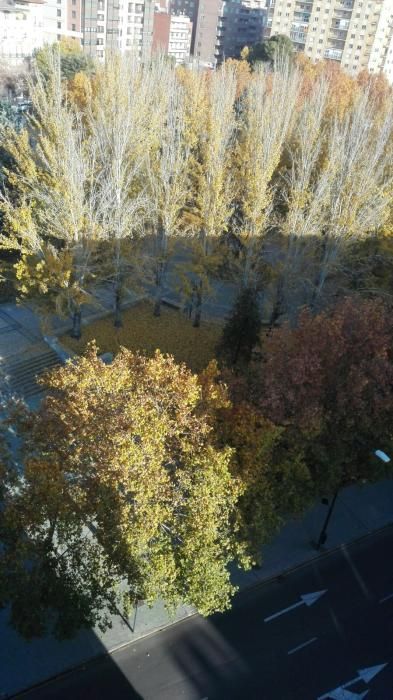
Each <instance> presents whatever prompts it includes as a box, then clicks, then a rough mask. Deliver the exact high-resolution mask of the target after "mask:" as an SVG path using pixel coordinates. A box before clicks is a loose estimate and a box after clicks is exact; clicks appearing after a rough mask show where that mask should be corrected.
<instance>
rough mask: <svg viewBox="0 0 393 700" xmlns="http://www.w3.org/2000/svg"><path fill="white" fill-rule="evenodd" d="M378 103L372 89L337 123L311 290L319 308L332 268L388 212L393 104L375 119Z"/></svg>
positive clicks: (329, 152)
mask: <svg viewBox="0 0 393 700" xmlns="http://www.w3.org/2000/svg"><path fill="white" fill-rule="evenodd" d="M375 113H376V110H375V105H374V104H373V101H372V100H371V99H370V96H369V94H368V92H367V91H365V92H363V93H362V94H361V95H360V96H359V98H358V100H357V102H356V103H355V105H354V108H353V110H352V111H351V112H350V113H349V114H348V115H347V116H346V117H345V118H344V119H342V120H339V119H335V120H334V122H333V123H332V126H331V129H330V133H329V137H328V148H327V155H326V165H325V167H326V171H327V175H328V177H329V194H328V198H327V202H326V204H325V207H324V210H325V222H324V229H323V231H322V241H321V246H320V257H319V262H318V273H317V276H316V279H315V283H314V288H313V291H312V298H311V304H312V306H313V307H314V308H315V307H316V305H317V303H318V300H319V298H320V296H321V294H322V292H323V289H324V286H325V282H326V279H327V277H328V274H329V272H330V271H331V270H332V269H333V268H334V266H335V265H337V263H338V262H339V258H340V255H341V253H342V252H343V250H344V249H345V247H346V246H347V245H348V244H349V243H353V242H354V241H356V240H361V239H364V238H365V237H367V236H369V235H374V233H375V231H376V230H377V229H378V228H379V227H380V226H381V225H383V223H384V221H385V219H386V217H387V216H388V206H389V198H388V193H389V191H390V188H391V185H392V174H391V173H390V174H389V164H390V150H389V148H388V144H389V141H390V139H391V138H392V127H393V108H392V106H390V108H389V109H388V110H387V111H386V113H385V114H384V116H383V119H382V121H378V122H376V120H375Z"/></svg>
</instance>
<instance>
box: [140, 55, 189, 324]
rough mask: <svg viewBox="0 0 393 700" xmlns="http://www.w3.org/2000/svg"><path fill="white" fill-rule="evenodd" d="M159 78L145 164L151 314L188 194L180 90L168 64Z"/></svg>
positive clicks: (158, 301)
mask: <svg viewBox="0 0 393 700" xmlns="http://www.w3.org/2000/svg"><path fill="white" fill-rule="evenodd" d="M153 65H154V64H153ZM160 77H161V78H162V77H165V84H164V85H165V95H166V98H165V99H163V98H162V97H161V101H160V102H161V104H160V113H161V115H162V121H161V126H160V139H159V147H158V148H157V149H152V150H151V151H150V159H149V167H148V179H149V184H150V196H151V208H152V214H153V226H154V243H153V251H152V252H153V260H154V277H155V288H156V292H155V304H154V315H155V316H159V315H160V312H161V301H162V296H163V291H164V285H165V280H166V274H167V269H168V261H169V257H170V253H171V246H172V244H173V241H174V239H175V237H176V236H177V235H178V234H179V233H180V230H181V228H182V221H181V214H182V210H183V208H184V206H185V204H186V201H187V197H188V193H189V176H188V167H189V158H190V144H189V143H188V142H187V138H186V119H185V100H184V90H183V88H182V86H181V85H180V83H179V81H178V79H177V76H176V72H175V69H174V68H173V67H172V66H168V70H167V73H166V75H165V76H162V75H161V76H160ZM161 87H162V80H161Z"/></svg>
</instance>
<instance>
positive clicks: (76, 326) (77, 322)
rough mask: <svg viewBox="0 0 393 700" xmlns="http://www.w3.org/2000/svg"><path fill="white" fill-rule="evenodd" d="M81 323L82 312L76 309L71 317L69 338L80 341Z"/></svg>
mask: <svg viewBox="0 0 393 700" xmlns="http://www.w3.org/2000/svg"><path fill="white" fill-rule="evenodd" d="M81 321H82V312H81V310H80V308H78V309H77V310H76V311H74V313H73V316H72V330H71V333H70V335H71V338H75V339H76V340H80V338H81V335H82V330H81Z"/></svg>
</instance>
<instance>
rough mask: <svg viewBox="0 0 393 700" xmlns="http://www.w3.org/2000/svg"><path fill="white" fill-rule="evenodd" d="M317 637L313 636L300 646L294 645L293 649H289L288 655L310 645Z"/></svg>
mask: <svg viewBox="0 0 393 700" xmlns="http://www.w3.org/2000/svg"><path fill="white" fill-rule="evenodd" d="M317 639H318V637H313V638H312V639H309V640H308V642H303V644H299V646H298V647H294V649H291V651H288V656H290V654H295V652H297V651H300V649H304V647H308V645H309V644H312V643H313V642H316V641H317Z"/></svg>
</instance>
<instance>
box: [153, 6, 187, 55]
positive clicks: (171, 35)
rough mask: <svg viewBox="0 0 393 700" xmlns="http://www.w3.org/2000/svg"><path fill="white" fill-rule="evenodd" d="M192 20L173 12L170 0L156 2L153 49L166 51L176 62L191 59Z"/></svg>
mask: <svg viewBox="0 0 393 700" xmlns="http://www.w3.org/2000/svg"><path fill="white" fill-rule="evenodd" d="M191 35H192V22H191V20H190V18H189V17H188V16H187V15H183V14H179V15H175V14H171V12H170V4H169V1H168V0H161V3H160V4H158V3H157V2H156V9H155V12H154V24H153V43H152V48H153V50H155V49H158V50H161V51H164V53H166V54H168V56H172V58H174V59H175V61H176V63H178V64H180V63H188V61H189V60H190V49H191Z"/></svg>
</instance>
